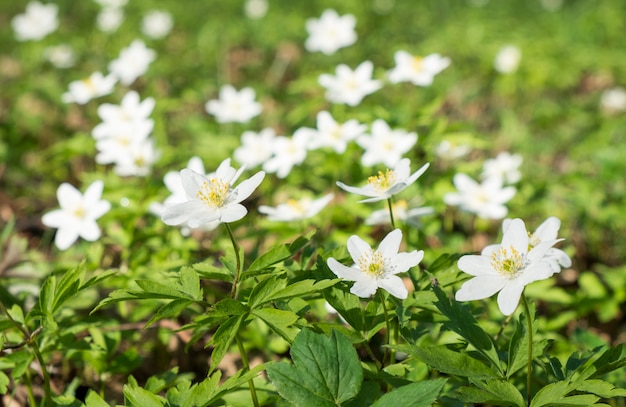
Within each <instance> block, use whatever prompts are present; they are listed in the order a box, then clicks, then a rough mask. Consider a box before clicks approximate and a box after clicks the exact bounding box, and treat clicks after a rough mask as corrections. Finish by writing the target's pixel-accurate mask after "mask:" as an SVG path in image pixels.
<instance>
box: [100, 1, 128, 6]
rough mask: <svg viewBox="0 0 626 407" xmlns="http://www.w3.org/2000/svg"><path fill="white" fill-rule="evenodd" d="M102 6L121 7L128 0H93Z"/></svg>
mask: <svg viewBox="0 0 626 407" xmlns="http://www.w3.org/2000/svg"><path fill="white" fill-rule="evenodd" d="M94 1H95V2H96V3H98V4H99V5H100V7H102V8H122V7H124V6H125V5H126V4H128V0H94Z"/></svg>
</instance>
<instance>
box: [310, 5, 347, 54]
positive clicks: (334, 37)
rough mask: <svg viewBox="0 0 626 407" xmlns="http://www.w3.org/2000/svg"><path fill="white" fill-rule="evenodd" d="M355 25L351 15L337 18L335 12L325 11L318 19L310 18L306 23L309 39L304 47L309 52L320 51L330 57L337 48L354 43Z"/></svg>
mask: <svg viewBox="0 0 626 407" xmlns="http://www.w3.org/2000/svg"><path fill="white" fill-rule="evenodd" d="M355 25H356V18H355V17H354V16H353V15H352V14H345V15H343V16H339V15H338V14H337V12H336V11H335V10H330V9H328V10H325V11H324V12H323V13H322V16H321V17H320V18H319V19H314V18H310V19H308V20H307V21H306V30H307V32H308V33H309V37H308V38H307V39H306V42H305V43H304V47H305V48H306V49H307V51H309V52H315V51H320V52H323V53H324V54H326V55H332V54H334V53H335V52H336V51H337V50H338V49H339V48H343V47H347V46H349V45H352V44H354V43H355V42H356V32H355V31H354V26H355Z"/></svg>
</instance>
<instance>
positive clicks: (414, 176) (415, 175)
mask: <svg viewBox="0 0 626 407" xmlns="http://www.w3.org/2000/svg"><path fill="white" fill-rule="evenodd" d="M428 167H430V163H426V164H424V165H422V166H421V167H420V169H419V170H417V171H415V172H414V173H413V174H412V175H411V177H409V179H408V180H407V181H406V183H407V185H411V184H412V183H414V182H415V181H417V179H418V178H419V177H421V176H422V174H423V173H425V172H426V170H427V169H428Z"/></svg>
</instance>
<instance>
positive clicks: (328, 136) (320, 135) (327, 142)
mask: <svg viewBox="0 0 626 407" xmlns="http://www.w3.org/2000/svg"><path fill="white" fill-rule="evenodd" d="M366 130H367V125H365V124H361V123H359V122H358V121H357V120H356V119H351V120H348V121H347V122H345V123H337V122H336V121H335V119H333V117H332V116H331V115H330V113H328V112H327V111H321V112H319V113H318V114H317V130H314V131H313V134H312V135H311V140H310V142H309V148H310V149H312V150H314V149H317V148H323V147H330V148H332V149H333V150H334V151H335V152H336V153H338V154H343V153H344V152H345V151H346V148H347V147H348V143H349V142H350V141H352V140H355V139H356V138H357V137H359V136H362V135H364V134H365V131H366Z"/></svg>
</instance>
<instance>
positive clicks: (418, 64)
mask: <svg viewBox="0 0 626 407" xmlns="http://www.w3.org/2000/svg"><path fill="white" fill-rule="evenodd" d="M411 68H413V70H414V71H415V72H422V70H423V69H424V58H422V57H413V60H412V61H411Z"/></svg>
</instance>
